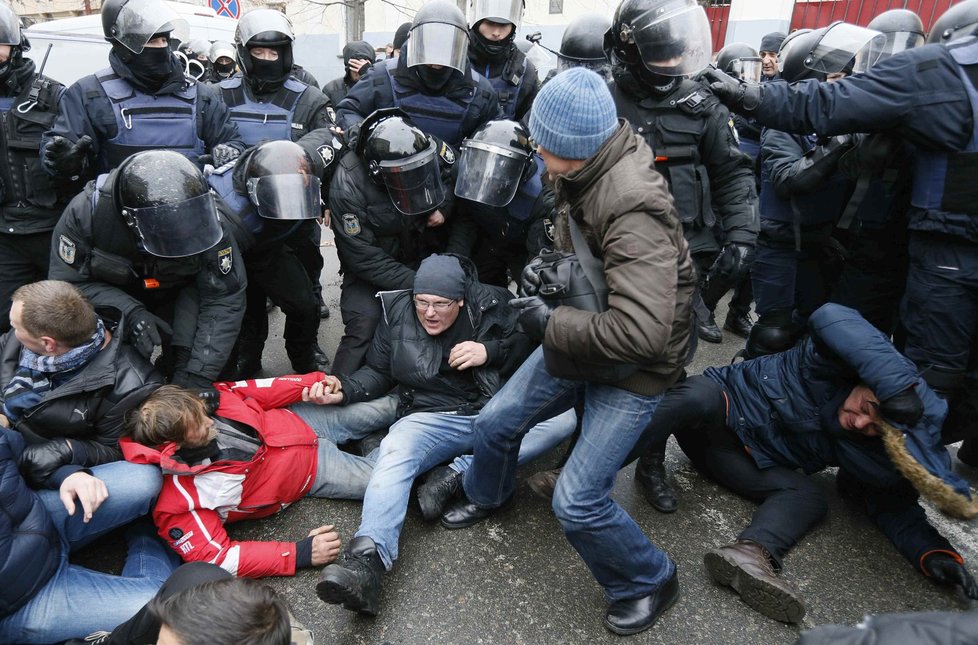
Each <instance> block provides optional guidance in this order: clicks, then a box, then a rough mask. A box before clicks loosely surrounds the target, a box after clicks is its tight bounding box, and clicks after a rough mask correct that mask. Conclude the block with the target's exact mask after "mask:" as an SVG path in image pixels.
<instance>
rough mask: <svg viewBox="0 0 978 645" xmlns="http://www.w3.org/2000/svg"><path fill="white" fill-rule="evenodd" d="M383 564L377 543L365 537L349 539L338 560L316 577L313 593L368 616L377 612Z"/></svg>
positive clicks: (333, 603)
mask: <svg viewBox="0 0 978 645" xmlns="http://www.w3.org/2000/svg"><path fill="white" fill-rule="evenodd" d="M383 575H384V563H383V561H382V560H381V559H380V554H379V553H377V545H376V544H375V543H374V541H373V540H371V539H370V538H368V537H367V536H361V537H358V538H353V540H351V541H350V543H349V544H347V545H346V548H345V549H343V553H341V554H340V557H339V559H338V560H337V561H336V562H334V563H333V564H330V565H327V566H326V568H325V569H323V572H322V574H320V576H319V584H317V585H316V594H317V595H318V596H319V598H320V599H321V600H322V601H323V602H327V603H329V604H331V605H343V608H344V609H349V610H350V611H355V612H358V613H361V614H366V615H368V616H376V615H377V613H378V612H379V611H380V587H381V577H382V576H383Z"/></svg>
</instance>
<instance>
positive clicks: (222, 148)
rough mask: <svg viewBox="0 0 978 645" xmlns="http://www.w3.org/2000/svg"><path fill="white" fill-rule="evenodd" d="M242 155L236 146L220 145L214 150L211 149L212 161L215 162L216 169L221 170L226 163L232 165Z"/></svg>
mask: <svg viewBox="0 0 978 645" xmlns="http://www.w3.org/2000/svg"><path fill="white" fill-rule="evenodd" d="M240 154H241V151H240V150H238V149H237V148H235V147H234V146H229V145H228V144H226V143H219V144H217V145H216V146H214V147H213V148H211V159H212V160H213V161H214V167H215V168H220V167H221V166H223V165H224V164H226V163H231V162H232V161H234V160H235V159H237V158H238V156H239V155H240Z"/></svg>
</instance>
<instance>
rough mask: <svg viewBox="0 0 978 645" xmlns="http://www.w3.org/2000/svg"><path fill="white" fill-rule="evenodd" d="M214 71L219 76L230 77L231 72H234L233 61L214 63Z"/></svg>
mask: <svg viewBox="0 0 978 645" xmlns="http://www.w3.org/2000/svg"><path fill="white" fill-rule="evenodd" d="M214 71H215V72H217V75H218V76H220V77H221V78H230V76H231V74H233V73H234V61H233V60H232V61H229V62H227V63H214Z"/></svg>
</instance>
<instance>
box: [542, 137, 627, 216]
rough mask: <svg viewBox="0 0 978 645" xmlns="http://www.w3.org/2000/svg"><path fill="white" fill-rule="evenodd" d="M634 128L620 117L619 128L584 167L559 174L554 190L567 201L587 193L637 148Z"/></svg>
mask: <svg viewBox="0 0 978 645" xmlns="http://www.w3.org/2000/svg"><path fill="white" fill-rule="evenodd" d="M637 145H638V144H637V143H636V142H635V138H634V136H633V135H632V128H631V126H630V125H628V123H627V122H626V121H625V120H624V119H621V118H619V119H618V130H616V131H615V133H614V134H613V135H611V136H610V137H609V138H608V140H607V141H605V142H604V144H602V146H601V147H600V148H599V149H598V151H597V152H596V153H595V154H594V156H593V157H591V158H590V159H588V160H587V161H586V162H585V163H584V166H583V167H582V168H580V169H579V170H576V171H574V172H572V173H569V174H567V175H559V176H558V177H557V178H556V181H555V182H554V190H555V191H556V193H557V195H558V196H559V197H563V198H564V200H565V201H574V200H576V199H577V198H578V197H580V196H581V195H583V194H584V193H586V192H587V191H588V190H589V189H590V188H591V187H592V186H593V185H594V184H595V183H597V181H598V180H599V179H601V177H603V176H604V174H605V173H607V172H608V171H609V170H610V169H611V168H612V167H613V166H614V165H615V164H616V163H618V162H619V161H621V159H622V158H623V157H625V156H627V155H629V154H631V153H632V152H634V151H635V149H636V148H637Z"/></svg>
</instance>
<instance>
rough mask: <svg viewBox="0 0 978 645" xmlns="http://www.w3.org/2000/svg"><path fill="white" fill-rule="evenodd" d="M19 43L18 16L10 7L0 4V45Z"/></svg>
mask: <svg viewBox="0 0 978 645" xmlns="http://www.w3.org/2000/svg"><path fill="white" fill-rule="evenodd" d="M19 44H20V18H18V17H17V14H15V13H14V12H13V11H11V10H10V7H8V6H6V5H4V4H0V45H11V46H16V45H19Z"/></svg>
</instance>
